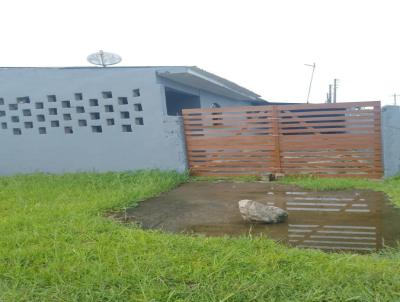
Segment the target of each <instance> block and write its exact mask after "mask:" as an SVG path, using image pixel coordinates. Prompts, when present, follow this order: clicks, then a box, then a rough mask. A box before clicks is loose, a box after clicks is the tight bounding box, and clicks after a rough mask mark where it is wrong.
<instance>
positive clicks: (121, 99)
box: [118, 97, 128, 105]
mask: <svg viewBox="0 0 400 302" xmlns="http://www.w3.org/2000/svg"><path fill="white" fill-rule="evenodd" d="M118 104H120V105H127V104H128V98H126V97H119V98H118Z"/></svg>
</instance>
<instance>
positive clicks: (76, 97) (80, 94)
mask: <svg viewBox="0 0 400 302" xmlns="http://www.w3.org/2000/svg"><path fill="white" fill-rule="evenodd" d="M74 98H75V100H76V101H82V100H83V95H82V93H79V92H78V93H75V94H74Z"/></svg>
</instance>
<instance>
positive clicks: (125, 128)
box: [122, 125, 132, 132]
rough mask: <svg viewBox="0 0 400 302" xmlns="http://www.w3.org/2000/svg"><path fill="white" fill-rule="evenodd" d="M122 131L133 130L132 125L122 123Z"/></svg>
mask: <svg viewBox="0 0 400 302" xmlns="http://www.w3.org/2000/svg"><path fill="white" fill-rule="evenodd" d="M122 132H132V126H131V125H122Z"/></svg>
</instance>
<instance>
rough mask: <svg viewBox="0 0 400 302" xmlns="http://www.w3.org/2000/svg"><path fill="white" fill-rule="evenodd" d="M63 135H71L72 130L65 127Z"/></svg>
mask: <svg viewBox="0 0 400 302" xmlns="http://www.w3.org/2000/svg"><path fill="white" fill-rule="evenodd" d="M64 133H65V134H72V133H74V131H73V130H72V127H70V126H67V127H64Z"/></svg>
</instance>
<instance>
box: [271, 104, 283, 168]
mask: <svg viewBox="0 0 400 302" xmlns="http://www.w3.org/2000/svg"><path fill="white" fill-rule="evenodd" d="M279 119H280V118H279V106H276V105H273V106H272V136H273V137H274V145H275V146H274V147H275V151H274V154H275V156H274V158H275V174H276V173H282V164H281V145H280V139H279V135H280V131H279Z"/></svg>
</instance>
